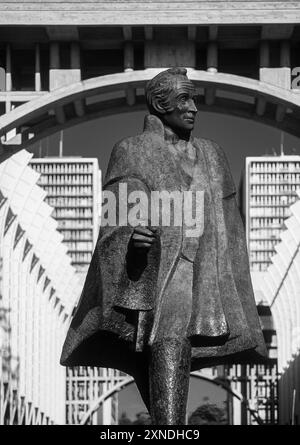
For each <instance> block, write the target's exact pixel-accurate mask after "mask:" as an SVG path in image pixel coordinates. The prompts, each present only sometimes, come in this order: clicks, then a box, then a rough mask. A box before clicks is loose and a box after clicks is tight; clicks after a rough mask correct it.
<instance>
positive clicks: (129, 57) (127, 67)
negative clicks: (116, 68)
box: [124, 42, 134, 72]
mask: <svg viewBox="0 0 300 445" xmlns="http://www.w3.org/2000/svg"><path fill="white" fill-rule="evenodd" d="M133 70H134V52H133V44H132V42H125V43H124V71H125V72H128V71H133Z"/></svg>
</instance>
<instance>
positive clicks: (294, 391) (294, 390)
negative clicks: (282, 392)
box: [291, 388, 296, 425]
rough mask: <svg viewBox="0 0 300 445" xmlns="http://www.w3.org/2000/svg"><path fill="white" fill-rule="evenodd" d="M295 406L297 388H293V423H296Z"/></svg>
mask: <svg viewBox="0 0 300 445" xmlns="http://www.w3.org/2000/svg"><path fill="white" fill-rule="evenodd" d="M295 406H296V389H295V388H294V389H293V400H292V421H291V424H292V425H295Z"/></svg>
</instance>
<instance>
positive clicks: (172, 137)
mask: <svg viewBox="0 0 300 445" xmlns="http://www.w3.org/2000/svg"><path fill="white" fill-rule="evenodd" d="M144 131H147V132H150V133H155V134H157V135H158V136H160V137H161V138H162V139H164V140H165V141H167V142H170V143H171V144H176V143H177V142H179V141H183V139H180V137H179V136H178V135H177V134H176V133H175V132H174V131H173V130H172V128H170V127H168V126H167V125H164V124H163V123H162V121H161V120H160V119H159V118H158V117H157V116H155V115H154V114H147V115H146V116H145V120H144ZM192 141H193V137H192V136H191V137H190V142H192ZM184 142H187V141H185V140H184Z"/></svg>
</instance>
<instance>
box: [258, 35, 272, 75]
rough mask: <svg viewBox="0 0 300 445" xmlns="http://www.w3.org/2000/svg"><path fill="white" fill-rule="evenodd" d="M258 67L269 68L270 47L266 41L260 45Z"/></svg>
mask: <svg viewBox="0 0 300 445" xmlns="http://www.w3.org/2000/svg"><path fill="white" fill-rule="evenodd" d="M259 65H260V68H268V67H269V66H270V45H269V42H267V41H266V40H263V41H262V42H261V44H260V54H259Z"/></svg>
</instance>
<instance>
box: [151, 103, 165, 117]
mask: <svg viewBox="0 0 300 445" xmlns="http://www.w3.org/2000/svg"><path fill="white" fill-rule="evenodd" d="M152 107H153V108H154V110H155V111H156V112H157V113H159V114H166V109H165V108H164V107H163V106H162V104H161V103H160V101H159V100H158V99H155V100H154V101H153V102H152Z"/></svg>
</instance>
